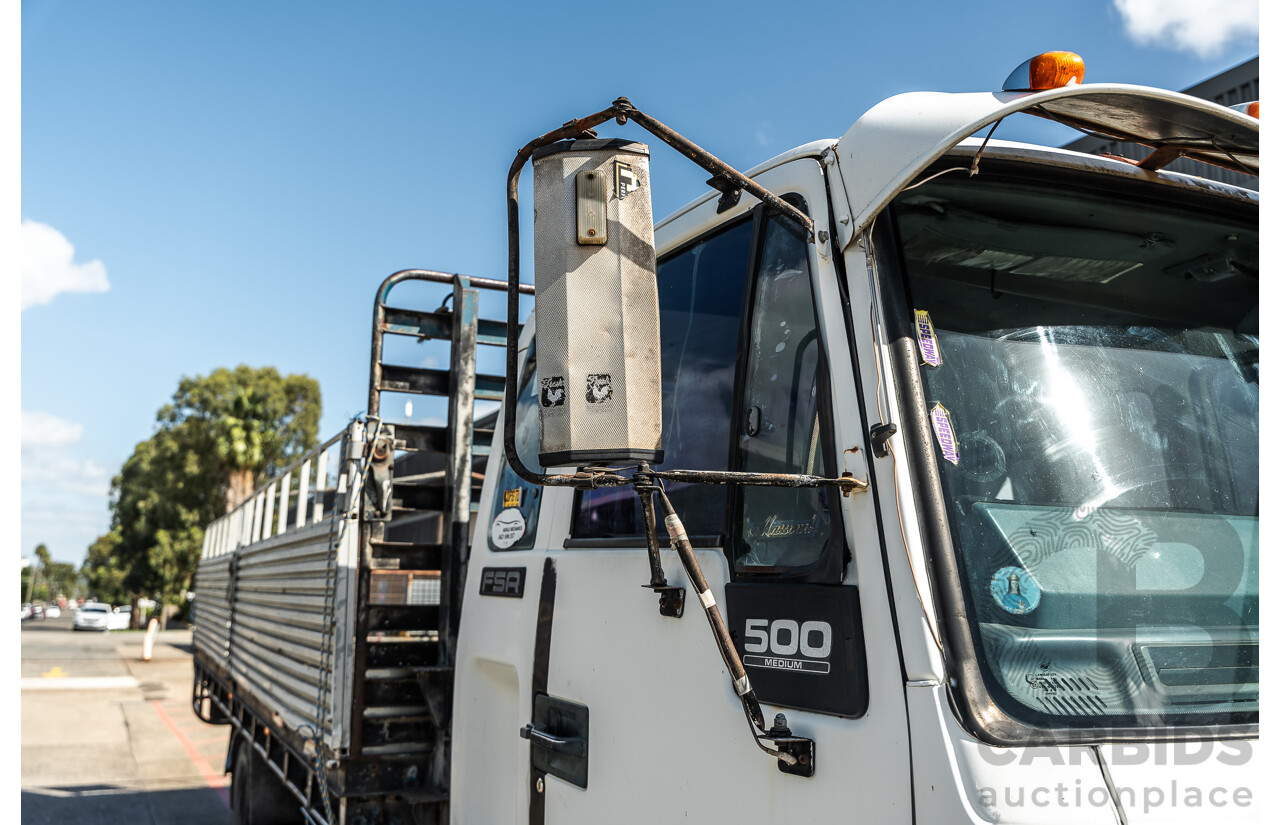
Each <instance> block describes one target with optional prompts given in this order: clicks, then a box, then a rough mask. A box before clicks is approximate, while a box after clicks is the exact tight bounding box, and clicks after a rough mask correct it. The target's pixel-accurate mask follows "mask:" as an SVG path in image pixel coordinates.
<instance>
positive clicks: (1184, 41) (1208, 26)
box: [1112, 0, 1258, 58]
mask: <svg viewBox="0 0 1280 825" xmlns="http://www.w3.org/2000/svg"><path fill="white" fill-rule="evenodd" d="M1112 2H1113V3H1114V5H1115V8H1116V11H1118V12H1119V13H1120V16H1121V18H1123V20H1124V28H1125V33H1126V34H1128V35H1129V36H1130V37H1131V38H1133V40H1134V41H1135V42H1137V43H1138V44H1139V45H1141V46H1163V47H1165V48H1170V49H1174V50H1176V51H1186V52H1191V53H1193V54H1195V55H1196V56H1197V57H1201V58H1205V57H1212V56H1213V55H1215V54H1217V53H1218V52H1220V51H1222V49H1223V48H1224V47H1225V46H1226V45H1227V44H1228V43H1230V42H1232V41H1233V40H1236V39H1237V38H1241V37H1253V38H1257V36H1258V0H1213V2H1205V0H1112Z"/></svg>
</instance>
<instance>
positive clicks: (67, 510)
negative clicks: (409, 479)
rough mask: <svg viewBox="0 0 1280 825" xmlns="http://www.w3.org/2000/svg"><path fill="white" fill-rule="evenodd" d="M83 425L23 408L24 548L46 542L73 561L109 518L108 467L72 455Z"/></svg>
mask: <svg viewBox="0 0 1280 825" xmlns="http://www.w3.org/2000/svg"><path fill="white" fill-rule="evenodd" d="M83 434H84V427H82V426H81V425H80V424H78V423H76V422H74V421H67V420H66V419H62V418H58V417H57V416H55V415H50V414H49V413H46V412H39V411H36V410H23V411H22V540H23V547H24V548H28V547H34V546H35V545H36V544H37V543H42V542H43V543H44V544H47V545H48V546H49V549H50V550H51V551H52V552H53V556H54V558H55V559H57V560H59V561H70V562H74V563H76V564H79V563H80V560H81V559H83V558H84V552H85V549H86V548H87V547H88V546H89V543H90V542H92V541H93V540H94V538H96V537H97V536H98V535H100V534H102V533H104V532H106V530H107V527H108V526H109V522H110V514H109V513H108V511H107V496H108V494H109V493H110V490H111V471H110V470H108V469H107V468H106V467H104V466H102V465H101V464H99V463H97V462H96V461H93V460H92V459H87V458H83V457H81V456H80V455H78V454H77V451H76V446H75V445H76V444H77V443H78V442H79V441H80V438H81V436H82V435H83Z"/></svg>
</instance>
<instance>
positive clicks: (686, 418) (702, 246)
mask: <svg viewBox="0 0 1280 825" xmlns="http://www.w3.org/2000/svg"><path fill="white" fill-rule="evenodd" d="M751 237H752V222H751V221H750V220H744V221H742V222H740V223H737V224H734V225H732V226H729V227H727V228H725V229H723V230H721V231H720V232H718V233H716V234H715V235H712V236H711V237H709V238H706V239H704V240H701V241H699V242H698V243H696V244H694V245H693V246H690V247H687V248H685V249H683V250H681V251H678V252H676V253H675V254H674V255H672V256H670V257H667V258H664V259H663V260H662V261H661V262H660V263H659V264H658V307H659V315H660V323H661V329H662V432H663V448H664V450H665V451H666V461H665V462H664V463H663V464H661V465H658V468H659V469H661V468H679V469H686V470H723V469H725V468H726V467H728V466H729V448H730V444H731V442H732V437H733V436H732V433H731V427H732V421H733V384H734V376H735V374H736V370H737V360H738V343H739V334H740V328H741V317H742V298H743V291H744V289H745V286H746V282H747V269H748V267H749V265H750V257H751ZM666 490H667V494H668V495H669V496H670V497H671V502H672V504H673V505H675V507H676V510H677V511H678V512H679V513H680V518H681V519H682V520H683V521H684V525H685V529H686V531H687V532H688V533H689V535H690V536H691V537H699V536H703V537H707V536H717V537H719V536H722V535H723V534H724V517H725V510H726V506H727V504H728V499H727V496H728V491H727V489H726V488H725V487H724V486H722V485H716V484H677V483H669V484H667V485H666ZM643 535H644V521H643V520H642V518H641V516H640V505H639V499H638V497H637V496H636V495H635V493H634V492H632V491H631V489H630V488H620V489H601V490H589V491H584V492H582V493H579V494H578V499H577V510H576V512H575V514H574V524H573V536H574V537H575V538H633V537H639V536H643Z"/></svg>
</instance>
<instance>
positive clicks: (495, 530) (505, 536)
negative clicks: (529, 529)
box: [489, 507, 524, 550]
mask: <svg viewBox="0 0 1280 825" xmlns="http://www.w3.org/2000/svg"><path fill="white" fill-rule="evenodd" d="M523 536H524V513H521V512H520V511H519V510H517V509H515V508H514V507H508V508H507V509H505V510H503V511H502V512H501V513H498V515H496V516H494V519H493V525H492V526H491V527H490V528H489V540H490V541H492V542H493V546H494V547H496V548H498V549H499V550H506V549H507V548H508V547H510V546H512V545H513V544H515V543H516V542H517V541H519V540H520V539H521V537H523Z"/></svg>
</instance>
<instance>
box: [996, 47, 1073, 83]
mask: <svg viewBox="0 0 1280 825" xmlns="http://www.w3.org/2000/svg"><path fill="white" fill-rule="evenodd" d="M1083 82H1084V58H1082V57H1081V56H1080V55H1078V54H1076V53H1075V52H1045V53H1044V54H1038V55H1036V56H1035V57H1033V58H1031V59H1030V60H1028V61H1026V62H1025V63H1023V64H1022V65H1021V66H1019V67H1018V68H1016V69H1014V70H1013V72H1012V73H1011V74H1010V75H1009V77H1008V79H1007V80H1005V82H1004V86H1003V87H1002V90H1003V91H1006V92H1035V91H1041V90H1043V89H1057V88H1060V87H1062V86H1071V85H1073V84H1080V83H1083Z"/></svg>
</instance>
